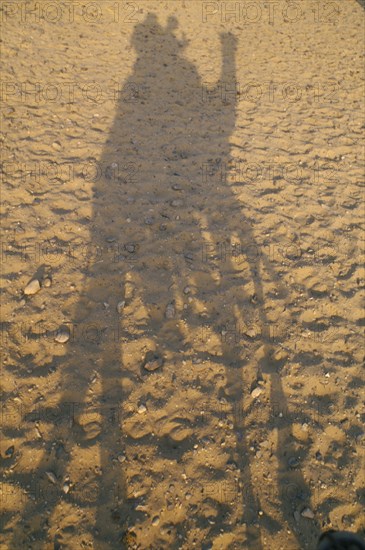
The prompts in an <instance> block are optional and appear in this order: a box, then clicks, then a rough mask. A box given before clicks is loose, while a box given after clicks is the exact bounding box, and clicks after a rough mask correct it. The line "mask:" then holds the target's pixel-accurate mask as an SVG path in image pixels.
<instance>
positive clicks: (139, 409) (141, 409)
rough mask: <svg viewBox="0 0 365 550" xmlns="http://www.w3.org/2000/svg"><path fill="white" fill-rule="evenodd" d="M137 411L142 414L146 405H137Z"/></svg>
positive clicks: (145, 409)
mask: <svg viewBox="0 0 365 550" xmlns="http://www.w3.org/2000/svg"><path fill="white" fill-rule="evenodd" d="M137 411H138V414H143V413H145V412H146V411H147V407H146V405H140V406H139V407H138V409H137Z"/></svg>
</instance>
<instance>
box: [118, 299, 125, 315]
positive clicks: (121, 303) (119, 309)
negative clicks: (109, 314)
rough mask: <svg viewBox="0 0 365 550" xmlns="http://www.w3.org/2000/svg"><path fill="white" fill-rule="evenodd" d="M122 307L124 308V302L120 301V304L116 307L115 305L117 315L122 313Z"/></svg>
mask: <svg viewBox="0 0 365 550" xmlns="http://www.w3.org/2000/svg"><path fill="white" fill-rule="evenodd" d="M124 306H125V300H122V301H121V302H118V305H117V312H118V313H122V311H123V309H124Z"/></svg>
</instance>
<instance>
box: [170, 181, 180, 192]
mask: <svg viewBox="0 0 365 550" xmlns="http://www.w3.org/2000/svg"><path fill="white" fill-rule="evenodd" d="M171 187H172V189H173V190H174V191H181V190H182V187H181V185H180V184H179V183H174V184H173V185H172V186H171Z"/></svg>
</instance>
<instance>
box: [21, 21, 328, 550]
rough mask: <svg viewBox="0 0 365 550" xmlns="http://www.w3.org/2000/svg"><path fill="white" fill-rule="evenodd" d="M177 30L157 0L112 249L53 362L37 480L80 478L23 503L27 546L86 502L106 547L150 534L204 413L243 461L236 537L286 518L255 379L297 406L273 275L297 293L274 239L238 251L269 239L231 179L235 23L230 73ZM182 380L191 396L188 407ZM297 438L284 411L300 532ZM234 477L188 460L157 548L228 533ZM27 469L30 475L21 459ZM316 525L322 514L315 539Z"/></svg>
mask: <svg viewBox="0 0 365 550" xmlns="http://www.w3.org/2000/svg"><path fill="white" fill-rule="evenodd" d="M176 29H177V21H176V20H175V18H173V17H171V18H170V19H169V21H168V23H167V26H166V27H162V26H161V25H160V24H159V23H158V21H157V18H156V16H155V15H154V14H148V15H147V16H146V19H145V21H144V22H143V23H140V24H138V25H136V27H135V29H134V32H133V36H132V44H131V45H132V46H133V48H134V49H135V51H136V54H137V59H136V62H135V65H134V68H133V73H132V74H131V76H130V77H129V79H128V80H127V81H126V82H125V83H124V86H123V89H122V91H121V93H120V97H119V100H118V105H117V110H116V114H115V119H114V123H113V126H112V128H111V129H110V133H109V135H108V137H107V139H106V142H105V146H104V151H103V154H102V157H101V159H100V165H101V167H102V172H103V177H101V178H99V179H98V180H97V181H95V184H94V189H93V194H94V197H93V215H92V218H91V222H90V242H91V243H92V245H93V249H94V250H96V251H98V254H97V255H96V257H92V258H90V262H89V264H88V266H87V268H86V270H85V284H84V288H83V290H82V293H81V296H80V300H79V303H78V305H77V309H76V311H75V313H74V326H75V327H77V331H76V333H75V334H74V335H73V336H72V337H71V338H70V341H69V342H68V344H67V353H66V355H65V356H64V357H62V358H59V359H58V360H57V362H56V363H57V368H60V369H62V373H63V375H62V387H61V388H60V394H61V397H60V400H59V403H58V405H57V407H56V409H57V410H55V415H56V416H57V421H55V420H54V419H53V422H54V428H53V430H52V433H51V437H50V438H49V440H48V441H47V442H46V448H45V449H43V451H42V452H43V457H42V459H41V460H40V461H39V463H38V466H37V476H38V478H39V479H45V483H48V481H49V476H48V481H47V479H46V475H47V474H46V472H50V471H51V472H54V475H55V477H56V480H57V482H60V481H62V483H63V487H65V486H66V487H67V486H69V490H66V489H62V490H58V489H57V490H55V491H54V493H53V494H52V498H49V499H48V501H47V502H46V503H45V502H44V501H43V500H42V499H35V500H33V501H30V502H27V503H26V504H25V506H24V509H23V512H22V525H21V526H19V528H17V529H16V531H15V532H14V538H13V543H14V544H13V547H16V545H17V544H19V542H21V543H22V544H25V542H26V541H27V542H28V541H29V536H30V535H31V536H32V537H33V540H36V541H38V544H43V543H44V544H46V543H47V542H49V541H50V540H53V541H54V544H55V547H60V548H61V547H62V544H63V542H62V541H63V538H62V537H64V538H65V537H66V534H67V522H66V520H65V517H71V515H72V513H76V512H75V511H76V510H80V509H81V510H88V511H90V514H91V515H93V517H94V525H93V526H92V527H90V526H89V524H87V526H86V527H82V526H80V531H82V530H83V529H84V531H85V532H86V533H88V534H89V535H90V536H92V538H93V540H94V541H95V542H96V543H97V544H98V546H97V547H98V548H116V547H126V548H130V547H134V546H133V545H135V547H140V546H137V545H138V544H139V542H138V541H139V540H140V539H139V538H138V537H143V535H142V534H141V533H142V531H143V526H144V525H145V523H144V522H146V521H147V520H148V521H150V520H149V517H150V516H149V514H148V513H146V503H150V502H151V501H152V502H153V499H152V497H151V494H155V493H154V491H156V487H158V486H162V485H164V484H165V485H166V488H167V489H166V493H167V492H169V496H168V497H166V499H167V508H168V506H170V511H171V512H172V508H173V507H174V506H175V505H176V501H177V500H179V498H180V496H176V495H175V496H174V495H173V491H172V490H170V491H168V488H169V486H171V485H173V483H171V480H170V481H169V482H168V480H167V477H166V471H168V469H169V468H170V469H171V464H173V468H174V469H175V468H176V471H180V470H181V471H185V470H189V464H190V462H191V457H192V456H194V453H195V452H196V447H199V446H200V445H201V442H200V441H199V440H198V435H197V434H196V433H194V429H195V428H196V426H197V425H199V429H201V431H202V433H203V434H204V438H205V445H206V446H207V448H208V449H209V446H210V445H213V446H214V445H215V447H214V448H217V447H216V446H217V445H218V446H220V447H222V448H223V449H224V451H222V452H224V453H225V454H226V456H227V457H228V462H229V464H230V467H231V471H232V476H234V475H236V477H237V491H236V492H235V494H234V496H233V497H232V498H233V500H234V502H235V506H237V505H238V508H239V510H240V511H239V516H240V518H239V524H238V526H237V527H236V533H237V534H236V538H234V539H232V541H231V543H230V544H231V546H230V548H236V547H237V548H239V547H243V546H242V545H246V547H248V548H255V549H260V548H263V544H264V543H263V540H262V536H261V531H262V529H263V528H265V529H266V530H267V531H269V532H272V533H274V532H276V531H278V530H280V523H279V522H278V520H277V519H275V518H273V517H271V516H270V515H269V514H268V513H267V512H266V511H265V508H266V503H265V502H263V501H262V499H261V501H260V497H259V496H258V494H259V491H258V490H257V486H256V485H257V481H255V479H257V475H256V474H255V475H254V474H253V471H256V470H255V469H256V466H255V464H254V462H255V457H254V455H253V454H252V453H253V451H252V448H254V447H255V445H254V443H253V442H252V441H251V430H252V427H253V424H254V423H255V415H256V414H259V411H258V409H255V406H256V405H255V403H256V402H255V401H253V399H252V397H251V392H252V390H254V389H255V388H261V389H262V390H263V391H264V388H268V387H269V386H270V392H271V394H270V395H269V396H268V403H269V407H271V408H273V407H274V404H275V403H280V404H281V406H282V407H284V408H286V397H285V393H284V390H283V387H282V382H281V377H280V372H281V369H282V368H283V366H284V364H285V359H282V357H281V356H280V355H277V354H276V351H277V349H278V343H279V340H273V338H272V334H271V333H270V329H269V327H270V323H269V321H268V318H267V315H266V309H265V300H266V298H265V291H264V285H263V283H262V273H263V272H265V277H266V278H269V279H270V280H271V281H273V282H274V283H275V285H276V286H277V289H278V293H279V295H280V296H281V297H282V298H283V297H285V295H286V292H287V289H286V288H284V287H283V285H282V283H281V282H280V279H279V277H278V275H277V274H276V273H275V271H274V269H273V267H272V265H271V263H270V261H269V259H268V258H267V257H266V256H265V255H264V254H262V253H260V254H259V255H258V256H257V257H255V258H253V257H252V256H251V255H250V254H247V253H245V252H241V253H240V262H238V261H237V257H236V256H235V255H234V254H233V253H232V251H233V250H234V247H235V246H236V245H237V243H238V244H239V246H240V247H241V248H240V249H241V251H242V250H243V251H245V250H246V251H247V250H248V247H251V246H257V247H258V245H257V243H256V240H255V237H254V231H253V226H252V221H250V220H249V219H248V218H246V217H245V211H244V205H242V204H240V203H239V202H238V200H237V198H236V197H235V195H234V193H233V192H232V189H231V187H230V186H229V185H228V182H227V177H226V175H227V171H228V172H229V170H230V168H229V167H230V164H231V161H232V159H231V145H230V137H231V136H232V134H233V132H234V129H235V123H236V98H235V84H234V83H235V74H236V66H235V63H236V61H235V50H236V39H235V38H234V37H233V36H232V35H230V34H222V35H221V45H222V70H221V76H220V78H219V81H218V82H217V83H216V85H215V86H214V87H207V86H205V85H204V83H203V82H202V79H201V77H200V75H199V73H198V71H197V69H196V67H195V66H194V65H193V64H192V63H191V62H190V61H189V60H188V59H187V58H186V57H184V55H183V50H184V47H185V46H186V44H185V42H184V40H181V41H179V40H178V39H177V38H176V36H175V31H176ZM223 245H224V246H223ZM227 247H228V252H229V253H227ZM253 326H255V330H254V332H252V330H251V331H250V329H252V327H253ZM237 327H245V328H244V329H242V330H241V328H237ZM148 354H152V356H153V357H155V358H156V361H157V362H160V363H159V366H158V368H156V370H155V371H153V372H151V371H148V370H146V368H145V366H144V363H145V361H146V356H148ZM265 391H266V390H265ZM268 391H269V390H268ZM184 392H185V394H184ZM182 394H184V395H186V402H185V404H184V406H185V409H183V410H179V411H178V412H177V411H176V410H175V411H174V410H173V404H174V403H175V402H176V401H177V399H176V396H177V395H180V396H181V395H182ZM222 404H224V406H225V407H226V410H227V411H230V412H229V414H228V416H229V418H230V419H232V426H231V428H230V429H231V435H230V436H229V437H228V436H227V437H226V438H222V433H223V432H222V430H221V432H222V433H221V434H219V429H218V431H217V433H213V434H212V433H211V431H210V430H211V427H212V426H214V425H215V422H216V421H217V422H218V421H220V420H222V419H221V418H220V412H219V407H220V406H221V405H222ZM237 404H238V405H239V406H237ZM146 405H147V406H146ZM176 406H177V405H176ZM201 407H203V408H204V418H203V419H202V415H201V412H200V408H201ZM146 409H147V410H146ZM164 410H165V411H166V412H165V413H164ZM184 410H185V411H187V416H186V417H185V418H184V414H183V411H184ZM60 411H61V412H60ZM146 413H147V414H146ZM227 418H228V417H227ZM248 419H249V422H250V426H249V425H248ZM257 421H259V420H257ZM219 437H221V439H226V440H224V441H223V440H222V442H220V441H219V442H218V438H219ZM294 439H295V438H293V436H292V426H291V419H290V418H289V417H287V418H286V421H285V422H283V423H281V424H280V425H278V439H277V448H276V449H275V450H274V451H273V453H272V454H273V455H274V457H275V458H276V464H277V473H276V484H277V487H276V491H277V494H278V495H279V499H280V502H281V517H282V518H283V519H284V521H286V522H287V524H288V525H289V526H290V527H291V529H292V531H293V533H294V534H295V536H296V538H297V541H298V544H299V545H301V547H303V545H304V542H306V540H307V539H306V538H305V537H306V535H304V534H303V533H302V532H301V531H300V530H299V529H298V526H297V524H296V523H295V520H294V518H293V510H294V509H295V508H296V507H297V506H298V503H299V504H304V503H307V504H309V498H310V495H309V493H308V491H307V489H306V485H305V482H304V478H303V475H302V473H301V471H300V467H299V466H298V464H297V463H295V467H290V468H288V463H287V462H288V456H289V454H290V453H289V451H288V441H294ZM288 453H289V454H288ZM302 458H304V457H302ZM90 464H92V465H93V467H92V468H91V467H90ZM169 465H170V466H169ZM141 469H142V473H143V475H141ZM220 476H221V468H219V467H216V468H215V466H214V461H213V462H212V463H211V465H210V467H206V466H204V467H203V466H201V468H200V470H199V472H198V475H197V476H196V478H195V479H194V476H193V474H191V477H192V479H191V487H192V488H193V490H190V492H191V493H192V495H193V496H192V498H191V504H189V503H185V504H184V505H183V506H184V508H183V510H184V517H183V519H180V520H178V519H177V520H176V521H175V524H173V523H172V522H170V523H169V522H168V521H167V520H166V521H165V524H164V525H165V528H164V529H160V531H159V532H157V531H156V533H155V535H153V536H154V537H155V538H154V539H153V545H154V547H171V548H178V547H181V544H182V543H183V542H184V541H185V542H186V543H187V544H188V543H190V542H191V540H190V539H189V538H188V537H189V536H190V535H189V531H190V530H192V529H194V528H197V527H198V528H199V529H202V530H203V532H204V545H209V543H210V542H211V541H212V540H214V539H215V538H217V537H219V536H221V535H222V532H224V533H230V532H231V530H232V526H231V524H230V521H229V514H230V513H231V512H230V510H231V508H232V507H231V503H230V500H232V498H231V495H230V497H229V499H228V500H225V498H223V499H222V498H221V497H219V498H218V497H217V493H216V491H217V487H221V485H220V482H221V477H220ZM254 478H255V479H254ZM14 479H15V480H16V481H17V482H18V483H19V484H20V485H26V484H27V482H29V480H28V479H27V476H22V475H21V474H16V473H14ZM73 479H77V480H78V481H77V483H76V482H75V483H72V481H73ZM232 479H233V477H232ZM53 481H54V480H53ZM53 481H52V479H51V482H52V483H53ZM268 483H269V482H268ZM191 487H190V489H191ZM208 488H210V489H209V490H208ZM194 491H195V493H194ZM198 493H199V494H198ZM156 498H157V497H156ZM174 502H175V504H174ZM180 504H181V501H180ZM159 506H160V503H159ZM171 506H172V508H171ZM203 508H204V510H203ZM168 509H169V508H168ZM206 509H207V510H209V513H208V512H206ZM45 510H47V514H46V516H45V514H44V512H45ZM212 510H213V511H214V514H215V520H214V521H213V520H212V519H211V515H212V513H213V512H212ZM214 514H213V515H214ZM53 520H54V521H56V523H57V529H56V528H55V525H54V523H53ZM63 520H64V521H63ZM24 524H25V525H28V529H27V530H24ZM138 529H139V530H138ZM75 534H77V529H76V530H75V531H74V533H73V536H75ZM317 535H318V529H317V527H314V528H313V537H314V540H315V539H316V537H317ZM176 536H179V537H180V538H179V540H180V542H177V539H176ZM74 540H75V539H74ZM65 544H66V543H65ZM57 545H58V546H57ZM146 546H147V543H146ZM38 547H40V546H38ZM204 547H205V546H204ZM207 547H208V546H207Z"/></svg>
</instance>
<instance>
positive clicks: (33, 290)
mask: <svg viewBox="0 0 365 550" xmlns="http://www.w3.org/2000/svg"><path fill="white" fill-rule="evenodd" d="M40 289H41V285H40V283H39V281H38V279H33V280H32V281H30V283H28V284H27V286H26V287H25V289H24V294H25V295H26V296H32V295H33V294H37V292H38V291H39V290H40Z"/></svg>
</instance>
